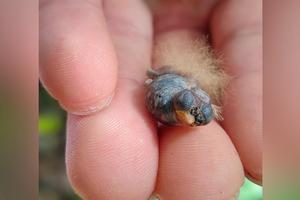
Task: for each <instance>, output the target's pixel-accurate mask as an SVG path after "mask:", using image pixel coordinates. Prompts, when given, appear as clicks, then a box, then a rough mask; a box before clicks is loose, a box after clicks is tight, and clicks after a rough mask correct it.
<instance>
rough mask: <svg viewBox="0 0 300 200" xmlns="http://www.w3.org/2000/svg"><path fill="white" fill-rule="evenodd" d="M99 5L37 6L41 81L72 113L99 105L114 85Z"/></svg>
mask: <svg viewBox="0 0 300 200" xmlns="http://www.w3.org/2000/svg"><path fill="white" fill-rule="evenodd" d="M101 5H102V1H101V0H92V1H88V0H76V1H69V0H62V1H47V0H44V1H42V2H41V5H40V75H41V80H42V82H43V83H44V85H45V87H46V88H47V89H48V91H49V92H50V93H51V94H52V96H53V97H54V98H56V99H57V100H58V101H59V103H60V104H61V106H62V107H63V108H65V109H66V110H67V111H69V112H71V113H76V114H88V113H92V112H95V111H97V110H100V109H102V108H103V107H105V106H106V105H108V104H109V102H110V100H111V98H112V95H113V93H114V89H115V86H116V77H117V61H116V55H115V52H114V48H113V45H112V41H111V38H110V37H109V33H108V31H107V27H106V25H105V20H104V15H103V11H102V6H101Z"/></svg>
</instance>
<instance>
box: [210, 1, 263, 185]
mask: <svg viewBox="0 0 300 200" xmlns="http://www.w3.org/2000/svg"><path fill="white" fill-rule="evenodd" d="M261 10H262V5H261V1H238V0H231V1H229V0H228V1H222V3H221V4H220V5H219V6H218V7H217V8H216V10H215V12H214V16H213V20H212V22H211V30H212V38H213V42H214V46H215V48H216V49H217V50H218V51H221V52H222V53H223V54H224V64H225V68H226V70H227V71H228V72H229V73H230V75H232V77H233V80H232V81H231V83H230V85H229V88H228V94H227V98H226V100H225V105H224V114H223V115H224V119H225V120H224V122H223V123H222V125H223V127H224V128H225V130H226V132H227V133H228V134H229V135H230V137H231V139H232V140H233V142H234V144H235V146H236V148H237V150H238V152H239V154H240V156H241V160H242V162H243V165H244V168H245V170H246V173H247V174H248V175H249V176H250V178H252V179H254V180H256V181H258V182H260V181H261V173H262V32H261V28H262V27H261V26H262V22H261V17H262V16H261V15H262V14H261Z"/></svg>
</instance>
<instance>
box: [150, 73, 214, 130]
mask: <svg viewBox="0 0 300 200" xmlns="http://www.w3.org/2000/svg"><path fill="white" fill-rule="evenodd" d="M148 76H149V78H151V79H150V81H147V82H148V83H147V87H148V92H147V95H146V106H147V109H148V110H149V112H150V113H152V114H153V115H154V117H155V118H156V119H157V120H158V121H160V122H161V123H163V124H167V125H189V126H199V125H205V124H207V123H209V122H210V121H211V119H212V118H213V110H212V106H211V102H210V98H209V96H208V95H207V94H206V93H205V92H204V91H203V90H201V89H200V88H199V87H198V86H197V83H196V82H195V81H193V80H191V79H188V78H186V77H184V76H182V75H179V74H176V73H174V72H168V71H167V70H165V69H164V70H161V71H160V72H159V71H153V70H151V71H149V72H148Z"/></svg>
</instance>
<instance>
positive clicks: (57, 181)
mask: <svg viewBox="0 0 300 200" xmlns="http://www.w3.org/2000/svg"><path fill="white" fill-rule="evenodd" d="M39 95H40V97H39V101H40V113H39V114H40V117H39V134H40V138H39V141H40V152H39V158H40V171H39V175H40V179H39V187H40V193H39V199H40V200H79V199H81V198H79V197H78V196H77V195H76V194H75V193H74V192H73V190H72V188H71V187H70V184H69V183H68V179H67V176H66V171H65V160H64V154H65V120H66V114H65V112H64V111H63V110H61V109H60V107H59V105H58V104H57V102H56V101H55V100H53V99H52V98H51V97H50V96H49V95H48V94H47V92H46V91H45V90H44V88H43V87H42V86H41V85H40V88H39ZM238 199H239V200H262V188H261V187H260V186H258V185H256V184H254V183H252V182H250V181H249V180H247V179H246V180H245V183H244V185H243V187H242V188H241V190H240V196H239V198H238Z"/></svg>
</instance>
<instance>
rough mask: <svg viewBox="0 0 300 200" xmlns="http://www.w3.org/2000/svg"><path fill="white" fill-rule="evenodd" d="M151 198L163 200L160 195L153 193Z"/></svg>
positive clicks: (152, 199)
mask: <svg viewBox="0 0 300 200" xmlns="http://www.w3.org/2000/svg"><path fill="white" fill-rule="evenodd" d="M149 200H161V199H160V198H159V196H158V194H152V195H151V197H150V198H149Z"/></svg>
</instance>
